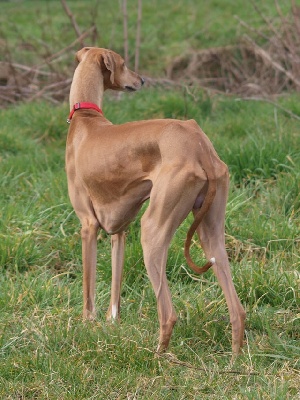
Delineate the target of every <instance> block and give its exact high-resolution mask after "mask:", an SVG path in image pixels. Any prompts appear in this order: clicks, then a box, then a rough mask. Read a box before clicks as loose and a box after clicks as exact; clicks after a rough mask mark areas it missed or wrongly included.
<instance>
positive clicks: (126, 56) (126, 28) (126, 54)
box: [123, 0, 129, 65]
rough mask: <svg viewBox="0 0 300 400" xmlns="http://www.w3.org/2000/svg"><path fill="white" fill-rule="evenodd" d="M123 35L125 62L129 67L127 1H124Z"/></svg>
mask: <svg viewBox="0 0 300 400" xmlns="http://www.w3.org/2000/svg"><path fill="white" fill-rule="evenodd" d="M123 34H124V60H125V63H126V64H127V65H128V63H129V53H128V14H127V0H123Z"/></svg>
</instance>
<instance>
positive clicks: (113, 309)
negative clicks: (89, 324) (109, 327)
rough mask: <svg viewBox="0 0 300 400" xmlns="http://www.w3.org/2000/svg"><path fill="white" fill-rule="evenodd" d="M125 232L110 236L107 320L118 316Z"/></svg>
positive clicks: (112, 319)
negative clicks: (110, 277) (109, 297)
mask: <svg viewBox="0 0 300 400" xmlns="http://www.w3.org/2000/svg"><path fill="white" fill-rule="evenodd" d="M124 251H125V232H121V233H116V234H115V235H112V236H111V266H112V280H111V300H110V305H109V309H108V311H107V314H106V318H107V320H111V321H114V320H116V319H119V318H120V292H121V283H122V275H123V267H124Z"/></svg>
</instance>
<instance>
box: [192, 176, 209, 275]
mask: <svg viewBox="0 0 300 400" xmlns="http://www.w3.org/2000/svg"><path fill="white" fill-rule="evenodd" d="M206 174H207V172H206ZM207 179H208V188H207V193H206V196H205V199H204V202H203V204H202V206H201V208H200V210H199V211H198V213H197V214H196V215H195V219H194V221H193V223H192V225H191V226H190V228H189V230H188V232H187V235H186V239H185V244H184V256H185V259H186V262H187V263H188V265H189V267H190V268H191V269H192V270H193V271H194V272H195V273H196V274H203V273H204V272H206V271H207V270H208V269H209V268H210V267H211V266H212V265H213V264H214V263H215V259H214V258H211V259H210V261H208V262H207V263H206V264H205V265H204V266H203V267H198V265H196V264H195V263H194V262H193V260H192V258H191V255H190V247H191V242H192V238H193V235H194V233H195V232H196V229H197V228H198V226H199V225H200V223H201V221H202V220H203V217H204V216H205V214H206V213H207V211H208V210H209V208H210V206H211V204H212V202H213V200H214V198H215V195H216V179H215V177H211V178H209V176H208V174H207Z"/></svg>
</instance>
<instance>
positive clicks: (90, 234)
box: [66, 47, 245, 354]
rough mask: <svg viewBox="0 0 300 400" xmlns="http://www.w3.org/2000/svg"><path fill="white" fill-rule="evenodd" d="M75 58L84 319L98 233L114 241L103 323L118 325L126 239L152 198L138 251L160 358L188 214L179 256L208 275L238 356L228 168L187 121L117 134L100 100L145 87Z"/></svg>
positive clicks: (104, 60) (72, 164)
mask: <svg viewBox="0 0 300 400" xmlns="http://www.w3.org/2000/svg"><path fill="white" fill-rule="evenodd" d="M76 57H77V60H78V62H79V64H78V66H77V68H76V70H75V73H74V78H73V82H72V86H71V92H70V110H71V111H70V116H69V122H70V128H69V133H68V139H67V148H66V171H67V176H68V190H69V196H70V199H71V202H72V205H73V207H74V209H75V212H76V214H77V216H78V218H79V220H80V222H81V225H82V229H81V238H82V260H83V316H84V318H88V319H93V318H94V317H95V278H96V252H97V250H96V249H97V231H98V229H99V228H102V229H104V230H105V231H106V232H108V233H109V234H110V235H112V236H111V245H112V287H111V301H110V306H109V309H108V312H107V318H108V319H109V320H114V319H118V318H119V313H120V289H121V279H122V270H123V264H124V247H125V233H124V231H125V229H126V228H127V227H128V225H129V223H130V222H131V221H132V220H133V219H134V217H135V216H136V215H137V213H138V211H139V210H140V208H141V206H142V204H143V203H144V202H145V201H146V200H147V199H150V201H149V206H148V208H147V210H146V212H145V213H144V215H143V217H142V219H141V242H142V247H143V254H144V262H145V265H146V269H147V272H148V275H149V278H150V280H151V283H152V285H153V289H154V292H155V295H156V298H157V306H158V315H159V323H160V337H159V344H158V349H157V350H158V351H164V350H165V349H166V348H167V347H168V344H169V341H170V337H171V334H172V330H173V326H174V324H175V322H176V319H177V317H176V313H175V310H174V308H173V305H172V300H171V295H170V290H169V287H168V283H167V278H166V260H167V253H168V248H169V245H170V241H171V238H172V236H173V234H174V232H175V230H176V229H177V228H178V226H179V225H180V224H181V222H182V221H183V220H184V219H185V218H186V217H187V215H188V214H189V212H190V211H192V212H193V213H194V218H195V219H194V222H193V224H192V225H191V227H190V229H189V230H188V233H187V239H186V243H185V256H186V259H187V262H188V264H189V266H190V267H191V268H192V269H193V270H194V271H195V272H197V273H202V272H204V271H206V270H207V269H208V268H209V267H210V266H213V270H214V273H215V274H216V276H217V279H218V281H219V283H220V285H221V287H222V290H223V292H224V295H225V298H226V302H227V305H228V309H229V313H230V321H231V324H232V349H233V353H234V354H237V353H238V352H239V350H240V348H241V346H242V344H243V336H244V320H245V312H244V309H243V307H242V305H241V303H240V301H239V298H238V296H237V293H236V291H235V288H234V285H233V282H232V278H231V273H230V267H229V262H228V258H227V253H226V250H225V238H224V218H225V207H226V201H227V192H228V184H229V177H228V169H227V166H226V165H225V164H224V163H223V162H222V161H221V160H220V159H219V157H218V155H217V153H216V152H215V150H214V148H213V146H212V144H211V142H210V141H209V139H208V138H207V136H206V135H205V134H204V132H203V131H202V130H201V128H200V127H199V126H198V125H197V123H196V122H195V121H193V120H189V121H179V120H172V119H156V120H148V121H139V122H129V123H126V124H122V125H113V124H112V123H111V122H109V121H108V120H107V119H106V118H105V117H104V116H103V114H102V111H101V107H102V97H103V93H104V91H105V90H106V89H113V90H121V91H128V92H130V91H136V90H138V89H140V88H141V87H142V85H143V83H144V81H143V79H142V78H141V77H140V76H139V75H137V74H136V73H135V72H133V71H130V70H129V69H128V68H127V67H126V65H125V63H124V60H123V59H122V58H121V56H119V55H118V54H116V53H114V52H113V51H111V50H106V49H100V48H96V47H86V48H83V49H81V50H80V51H78V52H77V54H76ZM195 231H196V232H197V234H198V236H199V238H200V241H201V245H202V248H203V250H204V252H205V255H206V257H207V259H208V260H209V261H208V262H207V264H206V265H205V266H204V267H202V268H199V267H197V266H196V265H195V264H194V263H193V262H192V260H191V257H190V253H189V247H190V243H191V239H192V236H193V234H194V232H195Z"/></svg>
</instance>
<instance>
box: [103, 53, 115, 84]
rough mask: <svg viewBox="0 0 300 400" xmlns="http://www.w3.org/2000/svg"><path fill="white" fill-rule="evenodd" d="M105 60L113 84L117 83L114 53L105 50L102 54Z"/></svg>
mask: <svg viewBox="0 0 300 400" xmlns="http://www.w3.org/2000/svg"><path fill="white" fill-rule="evenodd" d="M102 57H103V62H104V65H105V67H106V69H107V70H108V71H109V72H110V81H111V83H112V84H114V83H115V69H116V61H115V58H114V55H113V53H112V52H110V51H105V52H104V53H103V54H102Z"/></svg>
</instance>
